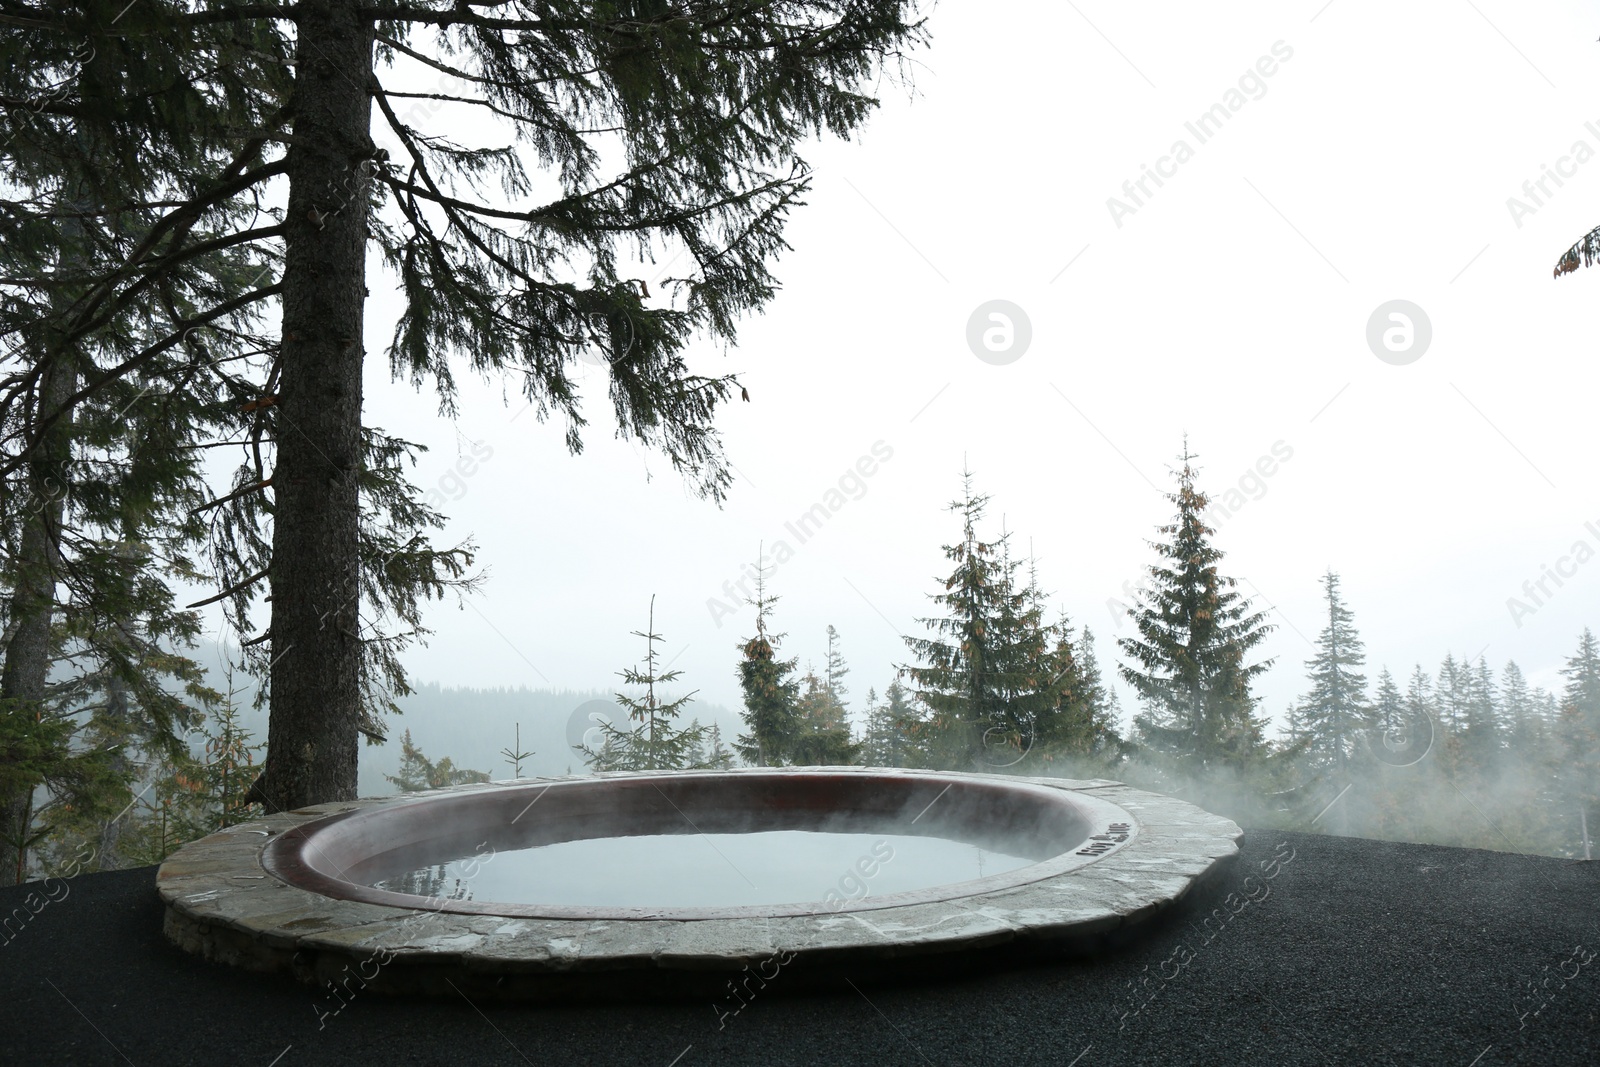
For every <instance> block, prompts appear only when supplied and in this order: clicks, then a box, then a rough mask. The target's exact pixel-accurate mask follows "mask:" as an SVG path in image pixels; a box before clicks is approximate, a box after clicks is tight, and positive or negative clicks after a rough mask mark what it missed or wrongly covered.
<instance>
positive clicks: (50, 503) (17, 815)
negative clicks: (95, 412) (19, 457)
mask: <svg viewBox="0 0 1600 1067" xmlns="http://www.w3.org/2000/svg"><path fill="white" fill-rule="evenodd" d="M44 358H45V360H46V363H45V368H44V373H43V374H42V375H41V376H40V385H39V410H38V415H39V418H40V419H44V418H46V417H48V416H50V415H51V414H53V413H54V412H56V411H57V410H59V409H60V408H61V406H62V404H64V403H65V402H66V399H67V398H68V397H70V396H71V395H72V394H73V392H75V391H76V390H77V387H78V372H77V368H76V366H74V365H73V363H72V361H71V359H70V358H69V353H68V352H66V351H64V350H63V349H61V348H59V347H57V346H55V345H53V344H50V343H48V342H47V346H46V355H45V357H44ZM71 451H72V420H71V419H70V418H64V419H61V420H59V421H57V422H55V423H53V424H52V425H51V427H50V429H49V430H47V431H46V433H45V439H44V440H43V441H42V442H41V443H40V446H39V448H38V449H37V450H35V452H34V453H33V457H32V458H31V459H29V460H28V464H27V467H26V468H25V469H26V471H27V474H26V476H25V484H26V487H27V488H26V491H25V494H24V496H25V500H26V504H25V505H24V506H25V507H26V508H27V509H28V514H27V516H26V517H25V518H23V520H22V538H21V542H20V544H19V545H18V551H17V562H16V572H15V577H16V584H15V587H14V588H13V590H12V592H11V603H10V605H9V607H10V615H9V617H10V619H11V623H12V630H11V634H10V640H8V641H7V642H6V646H5V663H4V666H3V667H0V702H3V703H4V706H5V708H6V709H7V712H8V713H9V714H13V715H29V716H34V717H37V716H38V715H39V714H40V711H41V706H42V703H43V701H44V696H45V686H46V684H47V683H48V682H49V678H50V661H51V658H52V656H51V652H52V642H51V636H50V627H51V623H52V622H53V621H54V617H55V603H56V573H57V571H58V569H59V564H60V560H61V522H62V517H63V516H64V514H65V512H66V489H67V464H68V461H69V460H70V458H71ZM35 788H36V786H34V785H29V786H26V787H23V788H19V789H17V790H16V791H15V792H14V793H12V794H10V795H9V796H5V797H0V820H4V821H3V823H0V885H20V884H21V883H22V882H24V881H26V880H27V871H28V844H27V841H28V836H29V833H30V831H31V828H32V824H33V791H34V789H35Z"/></svg>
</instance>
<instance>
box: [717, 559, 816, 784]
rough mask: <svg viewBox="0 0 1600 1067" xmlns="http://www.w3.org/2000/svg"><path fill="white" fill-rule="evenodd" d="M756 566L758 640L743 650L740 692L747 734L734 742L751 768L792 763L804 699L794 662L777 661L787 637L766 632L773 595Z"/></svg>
mask: <svg viewBox="0 0 1600 1067" xmlns="http://www.w3.org/2000/svg"><path fill="white" fill-rule="evenodd" d="M759 558H760V557H759V554H758V562H757V564H756V595H755V599H754V600H752V601H750V603H751V604H753V605H754V606H755V609H756V632H755V636H754V637H751V638H748V639H747V640H745V641H744V642H743V643H742V644H741V645H740V646H739V652H740V657H741V658H740V660H739V689H740V690H741V692H742V693H743V694H744V712H743V716H742V717H743V719H744V724H745V729H746V731H747V732H746V733H744V734H742V735H740V736H739V737H738V738H737V739H736V740H735V741H734V745H733V747H734V750H735V751H737V752H738V753H739V757H740V758H741V759H742V760H744V762H745V763H747V764H749V765H750V766H753V767H781V766H783V765H784V764H785V763H787V762H788V760H789V746H790V743H791V741H792V740H793V738H794V736H795V735H796V733H798V732H799V723H798V714H797V712H796V710H795V706H796V704H797V703H798V702H799V700H800V684H799V683H798V682H797V681H795V680H794V679H793V678H792V677H791V675H793V674H794V670H795V664H796V662H797V661H796V660H795V659H786V660H782V659H779V658H778V651H777V650H778V643H779V642H780V641H781V640H782V639H783V636H784V635H783V634H776V633H768V632H767V620H768V618H770V616H771V614H772V605H773V604H776V603H777V602H778V598H777V597H775V596H768V595H767V572H766V567H765V566H764V565H763V564H761V563H760V562H759Z"/></svg>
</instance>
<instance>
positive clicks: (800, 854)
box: [373, 830, 1037, 910]
mask: <svg viewBox="0 0 1600 1067" xmlns="http://www.w3.org/2000/svg"><path fill="white" fill-rule="evenodd" d="M1034 862H1037V861H1035V860H1031V859H1026V858H1023V857H1021V856H1013V855H1008V854H1006V853H1003V852H995V851H992V850H989V849H986V848H981V847H979V846H977V845H972V844H968V843H965V842H961V841H951V840H948V839H945V838H939V837H912V836H906V835H900V834H857V833H826V832H816V831H807V830H771V831H765V832H761V833H748V834H670V835H653V836H641V837H601V838H590V839H587V840H582V841H564V842H561V843H559V844H554V845H543V846H540V847H538V848H527V849H519V850H517V851H513V852H499V853H493V854H491V853H490V852H488V851H487V850H485V851H484V852H483V853H482V854H481V855H480V856H478V857H476V858H474V857H470V856H469V857H463V858H462V859H458V860H454V861H452V862H449V863H444V864H437V865H435V866H432V867H425V868H421V869H419V870H415V871H410V872H408V873H406V874H402V875H398V876H396V877H393V878H385V879H383V880H381V881H377V882H374V883H373V884H374V885H375V886H377V887H378V888H380V889H389V890H392V891H395V892H400V893H415V894H420V895H423V896H443V897H448V898H452V899H457V900H479V901H496V902H500V903H514V904H553V905H565V906H577V907H582V906H588V907H624V908H626V907H644V908H713V907H739V906H749V905H774V904H799V903H816V904H817V905H818V906H819V908H820V909H823V910H826V909H831V908H836V907H840V906H842V905H844V904H846V903H849V902H851V901H855V900H860V899H863V898H864V897H869V896H873V897H879V896H886V895H888V894H890V893H903V892H907V891H909V890H914V889H927V888H930V887H933V886H939V885H946V884H948V883H951V882H964V881H968V880H971V879H974V878H985V877H988V876H989V875H994V874H1001V873H1004V872H1006V871H1013V870H1016V869H1017V868H1018V867H1025V866H1027V865H1028V864H1030V863H1034Z"/></svg>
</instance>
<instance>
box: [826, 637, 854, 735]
mask: <svg viewBox="0 0 1600 1067" xmlns="http://www.w3.org/2000/svg"><path fill="white" fill-rule="evenodd" d="M849 673H850V668H849V667H847V666H845V662H844V653H842V652H841V651H840V650H839V631H838V630H835V629H834V628H833V624H832V623H829V624H828V666H827V677H826V679H825V681H826V684H827V687H828V695H829V696H831V697H832V698H833V702H834V703H835V704H837V705H838V706H839V710H840V712H841V717H848V715H849V710H848V708H846V706H845V702H844V695H845V693H847V692H849V690H848V689H846V688H845V685H844V676H845V675H847V674H849Z"/></svg>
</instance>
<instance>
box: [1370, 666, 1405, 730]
mask: <svg viewBox="0 0 1600 1067" xmlns="http://www.w3.org/2000/svg"><path fill="white" fill-rule="evenodd" d="M1404 721H1405V696H1404V694H1402V693H1401V692H1400V687H1399V686H1398V685H1396V684H1395V681H1394V675H1392V674H1390V673H1389V668H1388V667H1383V668H1381V669H1380V670H1379V671H1378V685H1377V688H1376V690H1375V691H1374V692H1373V701H1372V731H1373V733H1376V734H1377V735H1379V736H1380V737H1387V736H1388V735H1389V734H1390V733H1391V732H1393V731H1394V730H1395V729H1396V728H1397V727H1399V726H1400V724H1401V723H1402V722H1404ZM1368 736H1369V738H1370V737H1371V734H1369V735H1368ZM1369 747H1370V745H1369Z"/></svg>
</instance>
